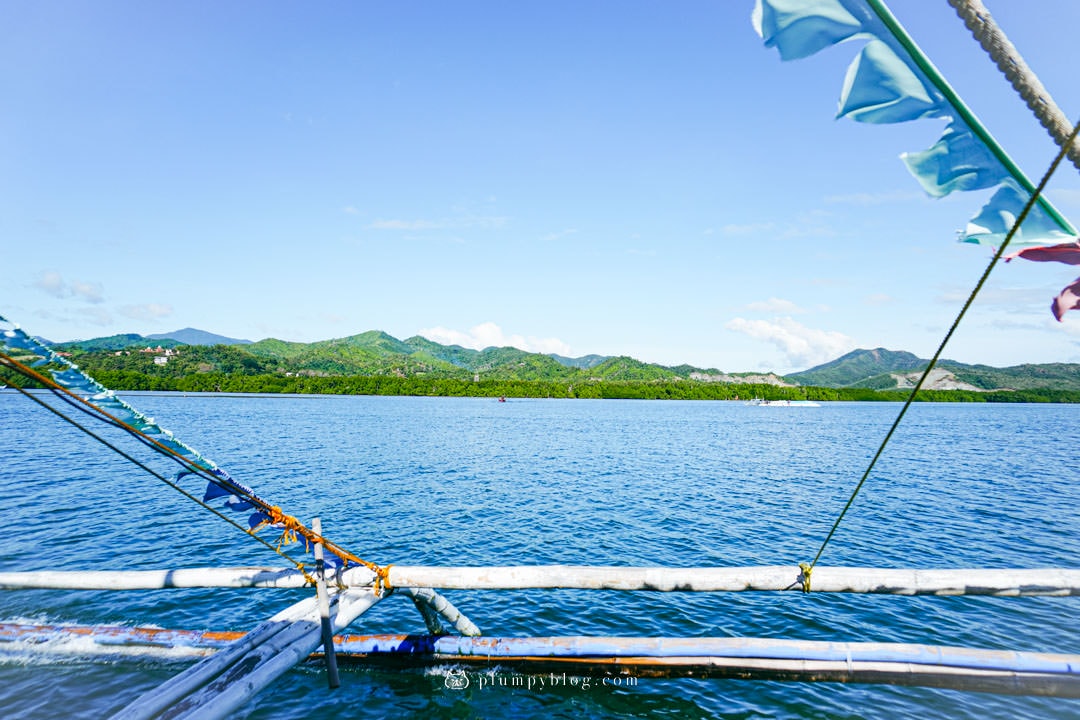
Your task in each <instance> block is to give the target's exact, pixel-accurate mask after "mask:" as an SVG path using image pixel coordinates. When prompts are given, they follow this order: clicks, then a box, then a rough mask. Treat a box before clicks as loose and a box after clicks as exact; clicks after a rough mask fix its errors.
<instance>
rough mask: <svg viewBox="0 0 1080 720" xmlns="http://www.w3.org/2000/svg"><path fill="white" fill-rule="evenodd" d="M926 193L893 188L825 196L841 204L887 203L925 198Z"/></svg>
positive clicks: (867, 204)
mask: <svg viewBox="0 0 1080 720" xmlns="http://www.w3.org/2000/svg"><path fill="white" fill-rule="evenodd" d="M925 197H926V195H925V194H924V193H919V192H916V191H914V190H893V191H892V192H882V193H854V194H852V195H829V196H828V197H826V198H825V202H827V203H836V204H840V205H860V206H864V207H865V206H870V205H884V204H887V203H902V202H909V201H911V200H919V199H922V198H925Z"/></svg>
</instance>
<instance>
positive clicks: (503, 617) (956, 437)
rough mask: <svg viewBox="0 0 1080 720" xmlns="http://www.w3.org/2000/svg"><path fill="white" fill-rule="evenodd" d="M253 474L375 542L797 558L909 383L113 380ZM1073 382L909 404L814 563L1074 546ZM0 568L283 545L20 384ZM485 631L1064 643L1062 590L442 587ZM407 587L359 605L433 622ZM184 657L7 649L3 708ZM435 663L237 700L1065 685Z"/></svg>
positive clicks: (126, 562) (239, 559)
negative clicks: (592, 397) (481, 679)
mask: <svg viewBox="0 0 1080 720" xmlns="http://www.w3.org/2000/svg"><path fill="white" fill-rule="evenodd" d="M126 397H127V399H128V400H129V401H130V402H131V403H132V404H133V405H135V406H136V407H138V408H139V409H141V410H143V411H144V412H145V413H146V414H148V415H150V416H152V417H154V418H155V419H156V420H157V421H158V422H159V423H161V424H162V425H163V426H165V427H167V428H169V429H171V430H173V431H174V432H175V433H176V435H177V436H178V437H179V438H181V439H182V440H184V441H185V442H187V443H188V444H189V445H192V446H194V447H195V448H198V449H199V450H200V451H201V452H202V453H203V454H205V455H206V456H208V457H210V458H212V459H214V460H215V461H216V462H218V463H219V464H220V465H221V466H222V467H224V468H226V469H227V470H228V471H229V472H230V473H231V474H232V475H233V476H235V477H236V478H238V479H240V480H241V481H243V482H246V483H247V484H249V485H251V486H252V487H253V488H254V489H255V490H256V491H257V492H259V493H260V494H261V495H262V496H263V497H264V498H266V499H268V500H271V501H273V502H277V503H279V504H281V505H282V506H283V507H284V508H285V509H286V510H288V511H290V512H292V513H293V514H295V515H297V516H298V517H300V518H310V517H313V516H315V515H319V516H321V517H322V519H323V526H324V529H325V532H326V534H327V535H328V536H329V537H331V538H332V539H334V540H335V541H337V542H339V543H341V544H343V545H345V546H346V547H348V548H349V549H351V550H352V551H353V552H355V553H357V554H359V555H361V556H362V557H366V558H369V559H372V560H374V561H376V562H378V563H380V564H386V563H398V564H491V565H494V564H528V563H570V564H599V565H668V566H701V565H718V566H734V565H762V564H795V563H797V562H799V561H807V560H810V559H811V558H812V557H813V555H814V553H815V552H816V550H817V547H818V545H819V544H820V542H821V540H822V539H823V538H824V536H825V534H826V533H827V532H828V529H829V527H830V525H831V523H832V521H833V520H834V518H835V517H836V514H837V513H838V512H839V510H840V509H841V507H842V506H843V503H844V502H845V501H846V499H847V496H848V495H849V494H850V492H851V490H852V488H853V487H854V485H855V483H856V482H857V480H858V478H859V475H860V474H861V472H862V471H863V469H864V468H865V465H866V463H867V462H868V460H869V458H870V456H871V455H872V454H873V452H874V450H875V449H876V447H877V444H878V442H879V441H880V438H881V437H882V436H883V434H884V433H885V431H886V430H887V428H888V426H889V424H890V423H891V422H892V419H893V417H894V415H895V413H896V412H897V411H898V410H899V405H895V404H862V403H835V404H825V405H823V406H822V407H819V408H773V407H750V406H745V405H742V404H739V403H722V402H667V401H663V402H661V401H653V402H649V401H570V400H510V401H509V402H506V403H497V402H495V401H494V400H488V399H446V398H382V397H321V396H316V397H307V396H305V397H295V396H287V397H227V396H181V395H168V394H131V395H128V396H126ZM1078 421H1080V407H1077V406H1060V405H975V404H956V405H954V404H919V405H916V406H914V407H913V408H912V409H911V411H910V412H909V414H908V417H907V418H906V419H905V422H904V424H903V425H902V426H901V428H900V430H899V431H898V434H897V436H896V437H895V438H894V442H893V443H892V444H891V446H890V448H889V449H888V450H887V451H886V453H885V455H884V457H883V458H882V460H881V461H880V462H879V464H878V469H877V470H876V471H875V473H874V475H873V476H871V479H870V480H869V481H868V483H867V485H866V487H865V488H864V491H863V493H862V494H861V495H860V497H859V499H858V500H857V501H856V503H855V505H854V507H853V508H852V511H851V512H850V513H849V515H848V518H847V519H846V520H845V524H844V525H843V526H842V528H841V530H840V531H839V532H838V534H837V535H836V537H835V538H834V540H833V541H832V543H831V544H830V546H829V549H828V550H827V551H826V553H825V556H824V557H823V558H822V560H821V562H822V564H825V565H843V564H847V565H868V566H871V565H872V566H879V567H965V566H967V567H970V566H982V567H1051V566H1056V567H1076V566H1077V555H1078V553H1080V539H1078V534H1077V528H1078V520H1080V488H1078V486H1077V483H1076V479H1075V467H1076V460H1077V447H1076V440H1077V433H1076V429H1075V428H1076V427H1077V426H1078V424H1080V422H1078ZM0 460H2V463H3V464H2V467H3V469H4V473H3V477H2V480H0V482H2V483H3V491H2V493H0V512H2V515H3V517H4V518H6V520H7V527H8V531H7V532H6V533H5V534H4V537H3V539H2V540H0V570H28V569H45V568H56V569H81V568H140V569H151V568H167V567H197V566H205V565H240V564H271V565H274V564H279V563H278V560H277V559H276V558H275V556H273V555H272V554H271V553H269V552H268V551H266V550H265V549H263V548H261V547H260V546H259V545H257V544H255V543H253V542H252V541H251V540H250V539H248V538H246V537H245V536H243V535H242V534H240V533H239V532H238V531H237V530H235V529H234V528H231V527H229V526H227V525H226V524H224V523H223V522H221V521H220V520H219V519H217V518H214V517H213V516H210V515H209V514H207V513H206V512H205V511H203V510H201V509H200V508H198V507H197V506H195V505H193V504H192V503H190V502H189V501H187V500H186V499H184V498H182V497H180V496H178V495H177V494H176V493H174V492H173V491H172V490H170V489H168V488H167V487H165V486H164V485H161V484H159V483H158V482H157V481H156V480H154V479H153V478H151V477H150V476H148V475H146V474H145V473H143V472H142V471H139V470H138V469H135V468H133V467H132V466H131V465H129V464H127V463H126V462H124V461H123V460H121V459H119V458H118V457H117V456H115V455H114V454H112V453H110V452H109V451H108V450H106V449H104V448H103V447H101V446H99V445H97V444H96V443H94V442H93V441H92V440H90V439H89V438H87V437H86V436H85V435H83V434H81V433H79V432H78V431H76V430H74V429H72V428H70V427H68V426H66V425H64V424H62V423H61V422H60V421H59V420H57V419H55V418H54V417H53V416H51V415H50V414H48V413H47V412H45V411H44V410H42V409H40V408H38V407H37V406H36V405H34V404H32V403H30V402H29V401H27V400H26V399H25V398H22V397H20V396H18V395H15V394H13V393H12V392H11V391H10V390H9V391H5V392H0ZM446 595H447V596H448V597H449V599H450V600H451V601H453V602H454V603H455V604H456V605H458V607H459V608H461V609H462V611H463V612H465V614H466V615H468V616H469V617H470V618H471V619H472V620H473V621H475V622H476V623H477V624H478V625H479V626H480V627H481V628H482V629H483V630H484V632H485V634H488V635H506V636H513V635H568V634H583V635H589V634H597V635H599V634H609V635H646V636H648V635H671V636H689V637H695V636H697V637H702V636H755V637H782V638H799V639H812V640H838V641H843V640H851V641H873V640H877V641H890V642H916V643H932V644H940V645H961V646H971V647H984V648H1009V649H1016V650H1032V651H1059V652H1072V653H1080V623H1078V622H1077V617H1078V616H1080V605H1078V599H1075V598H1032V599H1004V598H1003V599H994V598H903V597H878V596H847V595H825V594H823V595H816V596H815V595H811V596H804V595H802V594H800V593H782V594H780V593H770V594H751V593H731V594H688V593H673V594H669V593H601V592H573V591H554V592H552V591H527V592H526V591H522V592H460V591H459V592H452V591H451V592H447V593H446ZM302 596H303V591H282V590H220V591H203V590H192V591H175V590H171V591H155V592H121V593H105V592H85V591H84V592H67V591H63V592H61V591H13V592H5V593H0V620H8V621H10V620H16V619H17V620H23V621H25V620H34V621H40V622H54V623H121V624H154V625H158V626H163V627H172V628H189V629H237V630H242V629H247V628H250V627H251V626H253V625H255V624H256V623H258V622H259V621H260V620H262V619H264V618H266V617H269V616H270V615H271V614H273V613H274V612H276V611H277V610H279V609H281V608H283V607H285V606H286V605H288V604H291V603H292V602H295V601H296V600H298V599H300V598H301V597H302ZM422 630H423V624H422V622H421V620H420V619H419V616H418V615H417V614H416V611H415V610H414V608H413V607H412V604H411V603H409V602H408V601H407V599H405V598H403V597H397V596H395V597H391V598H389V599H387V600H386V601H384V602H382V603H380V604H379V605H377V606H376V607H375V608H374V609H373V610H372V611H370V612H369V613H368V614H367V615H364V616H363V617H361V619H360V620H359V621H358V623H356V624H355V625H354V626H353V628H352V629H351V631H352V632H356V633H364V632H421V631H422ZM183 667H184V665H183V664H181V663H178V662H176V661H167V660H138V661H131V660H110V661H102V660H100V659H97V660H92V659H89V658H63V659H60V658H47V657H35V658H33V659H27V658H25V657H10V656H0V708H3V710H2V711H0V713H2V715H3V717H5V718H10V717H17V718H52V717H56V718H98V717H102V716H105V715H107V714H109V713H110V712H113V711H115V710H117V709H119V708H120V707H122V706H123V705H124V704H126V703H127V702H128V701H130V700H132V699H133V698H134V697H136V696H137V695H139V694H140V693H142V692H144V691H146V690H148V689H150V688H152V687H154V686H155V685H156V684H158V683H161V682H163V681H164V680H165V679H166V678H168V677H169V676H170V675H172V674H175V673H176V672H178V671H179V670H180V669H182V668H183ZM445 671H446V669H445V668H436V669H434V670H429V671H419V670H418V671H405V672H390V671H382V670H365V669H360V668H354V667H350V668H344V669H343V687H342V688H341V689H339V690H337V691H335V692H329V691H327V690H326V689H325V679H324V677H323V675H322V674H321V672H320V669H319V668H318V667H315V666H312V667H303V668H299V669H297V670H294V671H292V672H290V673H288V674H287V675H285V676H284V677H283V678H282V679H281V680H280V681H278V683H277V684H275V685H274V686H273V687H272V688H270V689H269V690H268V691H266V692H264V693H263V694H261V695H260V696H259V697H258V698H257V699H255V700H253V701H252V702H251V703H250V705H249V706H247V707H246V708H245V709H244V713H243V714H244V715H246V716H247V717H250V718H260V719H279V718H291V719H295V718H320V719H326V718H346V717H355V716H359V715H361V714H365V715H368V716H371V717H446V718H473V717H476V718H490V717H498V718H510V717H513V718H517V717H526V718H529V717H531V718H547V717H568V718H569V717H573V718H581V717H584V718H605V717H658V718H661V717H662V718H667V717H671V718H675V717H679V718H682V717H690V718H693V717H732V718H897V717H914V716H919V717H947V718H979V719H980V720H985V719H986V718H1016V717H1023V718H1056V717H1062V718H1065V717H1080V702H1077V701H1067V700H1054V699H1039V698H1015V697H1004V696H996V695H987V694H975V693H961V692H955V691H939V690H929V689H912V688H890V687H874V686H865V685H850V686H846V685H839V684H818V685H811V684H787V683H773V682H751V681H739V680H707V681H702V680H653V679H641V680H640V681H639V682H638V684H637V685H636V686H635V687H619V688H612V687H608V686H602V685H601V684H600V683H599V682H597V681H595V680H593V681H590V679H589V678H580V679H579V682H578V684H576V685H566V686H560V687H550V686H549V687H545V688H542V689H538V688H535V687H534V688H532V689H527V688H521V687H517V688H509V687H506V688H499V687H490V686H487V687H480V686H479V685H480V684H479V683H478V682H473V683H472V684H471V686H470V688H468V689H466V690H454V689H451V688H448V687H446V684H445V682H444V680H445V675H444V673H445Z"/></svg>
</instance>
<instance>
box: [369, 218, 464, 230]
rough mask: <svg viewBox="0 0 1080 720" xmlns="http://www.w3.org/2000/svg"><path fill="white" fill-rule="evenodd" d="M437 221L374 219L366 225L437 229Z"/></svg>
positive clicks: (396, 228) (379, 228) (373, 227)
mask: <svg viewBox="0 0 1080 720" xmlns="http://www.w3.org/2000/svg"><path fill="white" fill-rule="evenodd" d="M441 227H445V226H443V225H440V224H439V223H436V222H432V221H431V220H376V221H375V222H373V223H371V224H370V225H368V228H369V229H370V230H438V229H439V228H441Z"/></svg>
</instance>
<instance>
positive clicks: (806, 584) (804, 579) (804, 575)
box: [799, 562, 814, 593]
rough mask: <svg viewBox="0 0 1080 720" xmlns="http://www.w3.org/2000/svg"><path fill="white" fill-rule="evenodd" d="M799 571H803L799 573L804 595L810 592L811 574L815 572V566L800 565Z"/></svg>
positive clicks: (802, 563)
mask: <svg viewBox="0 0 1080 720" xmlns="http://www.w3.org/2000/svg"><path fill="white" fill-rule="evenodd" d="M799 569H800V570H802V572H801V573H799V581H800V582H801V583H802V591H803V592H804V593H808V592H810V573H811V572H813V571H814V566H813V565H811V564H810V563H804V562H801V563H799Z"/></svg>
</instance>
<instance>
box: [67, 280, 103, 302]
mask: <svg viewBox="0 0 1080 720" xmlns="http://www.w3.org/2000/svg"><path fill="white" fill-rule="evenodd" d="M71 294H72V295H76V296H78V297H81V298H82V299H83V300H85V301H86V302H88V303H94V304H95V305H96V304H98V303H103V302H105V298H104V297H102V295H101V284H100V283H87V282H82V281H80V280H72V281H71Z"/></svg>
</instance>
